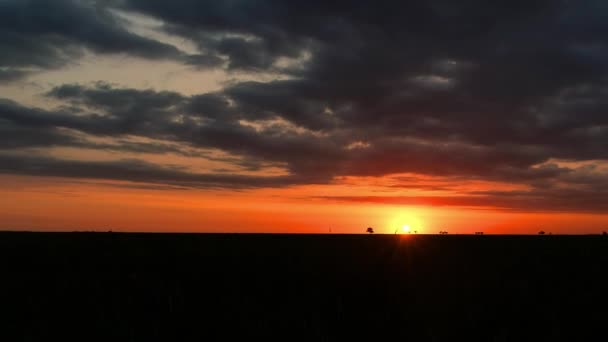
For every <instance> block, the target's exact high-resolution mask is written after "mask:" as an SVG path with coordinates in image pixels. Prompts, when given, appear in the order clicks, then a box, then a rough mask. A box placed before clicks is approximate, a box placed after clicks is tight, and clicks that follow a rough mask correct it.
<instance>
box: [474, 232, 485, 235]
mask: <svg viewBox="0 0 608 342" xmlns="http://www.w3.org/2000/svg"><path fill="white" fill-rule="evenodd" d="M475 235H483V232H475Z"/></svg>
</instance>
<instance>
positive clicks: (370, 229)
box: [365, 227, 374, 234]
mask: <svg viewBox="0 0 608 342" xmlns="http://www.w3.org/2000/svg"><path fill="white" fill-rule="evenodd" d="M365 231H366V232H368V233H370V234H374V228H372V227H367V229H366V230H365Z"/></svg>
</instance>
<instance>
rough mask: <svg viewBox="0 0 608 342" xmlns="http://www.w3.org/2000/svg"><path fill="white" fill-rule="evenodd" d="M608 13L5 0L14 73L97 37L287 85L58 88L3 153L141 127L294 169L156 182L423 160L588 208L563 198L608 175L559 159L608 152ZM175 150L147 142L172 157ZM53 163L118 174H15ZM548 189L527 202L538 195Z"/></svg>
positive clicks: (6, 122) (145, 54) (13, 118)
mask: <svg viewBox="0 0 608 342" xmlns="http://www.w3.org/2000/svg"><path fill="white" fill-rule="evenodd" d="M607 7H608V6H606V5H605V4H604V2H602V1H586V2H567V1H498V2H492V3H488V2H486V1H466V2H464V3H458V4H456V3H454V2H453V1H447V0H446V1H405V2H401V3H400V4H398V5H397V4H394V3H388V2H387V3H385V2H383V1H374V2H367V1H355V2H352V1H348V2H344V3H342V2H340V1H337V2H327V1H308V2H294V1H261V2H255V3H253V2H249V1H230V2H217V1H171V2H167V1H160V0H159V1H155V0H145V1H144V0H141V1H140V0H123V1H105V2H97V3H96V2H92V1H65V0H64V1H53V2H46V1H5V2H2V4H1V5H0V23H1V24H0V47H2V49H3V51H6V53H4V54H3V55H2V57H0V82H1V81H2V80H16V79H18V78H19V77H21V76H22V74H23V73H25V72H28V71H27V70H29V69H27V68H30V67H35V68H56V67H59V66H61V65H64V64H65V63H68V62H70V61H72V60H76V59H77V58H78V57H79V54H80V53H81V52H82V49H84V48H86V49H88V50H91V51H93V52H95V53H100V54H101V53H124V54H130V55H134V56H138V57H141V58H147V59H173V60H176V61H179V62H181V63H184V64H188V65H198V66H201V67H206V68H207V67H221V68H225V69H228V70H248V71H259V72H272V73H279V74H282V75H283V76H285V79H282V80H274V81H269V82H261V81H248V82H237V83H234V84H230V85H228V86H226V87H225V88H224V89H222V90H220V91H217V92H213V93H205V94H199V95H194V96H185V95H182V94H179V93H174V92H157V91H153V90H141V89H124V88H119V87H113V86H110V85H108V84H105V83H99V84H96V85H79V84H68V85H63V86H59V87H56V88H54V89H53V90H51V91H50V92H49V93H48V94H47V96H49V97H52V98H54V99H56V100H58V101H62V102H63V103H64V106H63V107H61V108H60V109H37V108H28V107H26V106H23V105H20V104H18V103H15V102H13V101H10V99H5V100H2V101H0V132H2V135H1V136H0V147H2V148H3V149H9V148H16V147H36V146H49V145H52V146H86V147H89V148H109V147H108V146H102V145H99V146H91V145H90V144H87V143H86V142H83V141H82V140H79V139H78V138H77V137H76V136H75V135H74V134H73V132H80V133H84V134H87V135H91V136H100V137H107V138H112V139H117V140H120V139H123V138H124V137H125V136H139V137H145V138H152V139H156V140H161V141H165V142H167V144H171V146H176V144H177V146H183V148H184V149H196V148H214V149H219V150H222V151H225V152H227V153H230V154H234V155H237V156H241V157H242V158H244V159H245V160H246V161H247V163H251V164H254V165H259V164H260V163H265V162H267V163H276V164H280V165H284V166H285V167H286V169H287V171H288V172H289V173H290V176H286V177H283V176H282V177H277V178H275V179H271V178H272V177H258V178H256V177H242V176H239V175H231V176H230V175H228V176H226V175H224V176H222V177H223V178H222V177H219V176H218V177H219V178H214V179H213V181H206V180H196V179H194V178H189V177H191V176H187V177H186V176H184V175H183V174H179V175H178V174H175V175H174V177H175V179H173V180H172V179H171V176H170V175H171V174H173V173H169V172H168V173H166V174H163V177H145V172H144V171H143V170H148V171H149V174H150V175H155V174H157V172H158V169H157V168H158V167H159V166H155V165H151V164H142V165H139V166H138V167H139V168H138V170H139V172H141V173H142V174H141V177H140V178H138V179H139V180H142V181H154V182H166V183H173V181H175V182H179V183H184V182H186V183H187V182H192V183H193V184H195V185H194V186H200V184H214V186H216V185H217V184H220V183H221V184H223V185H224V186H230V187H258V186H284V185H289V184H308V183H327V182H331V181H332V180H333V179H335V177H338V176H357V175H360V176H382V175H387V174H393V173H403V172H413V173H421V174H427V175H435V176H450V177H454V176H458V177H465V178H467V179H480V180H490V181H499V182H513V183H516V184H520V185H525V186H528V187H530V189H531V190H530V191H531V193H530V194H531V195H530V196H536V197H534V198H535V201H536V200H537V199H543V198H546V199H547V201H546V203H548V204H544V205H542V206H539V207H543V208H545V209H547V208H548V207H559V208H560V209H561V208H566V209H567V208H572V209H573V210H581V207H582V206H581V205H579V204H571V205H569V204H568V203H571V202H568V201H562V202H558V201H552V200H551V199H556V198H562V197H560V196H562V195H564V194H566V192H565V191H566V190H564V189H567V190H568V191H573V189H574V190H576V191H577V192H576V193H577V196H582V197H581V198H583V199H584V198H589V199H590V200H597V198H600V197H601V196H602V195H603V194H606V195H608V193H605V192H603V191H606V187H605V186H604V184H606V180H607V179H608V175H607V174H606V173H605V171H603V170H602V169H600V168H597V169H595V170H594V171H593V172H590V171H589V170H588V169H584V168H565V167H558V166H556V165H554V164H551V163H549V161H550V160H552V159H564V160H569V161H604V160H606V159H608V152H607V151H608V116H607V115H606V109H608V101H606V99H607V98H608V97H607V96H606V95H608V83H607V80H608V77H607V76H608V62H606V61H608V40H607V38H608V24H607V22H606V20H604V19H605V16H606V14H607V13H608V8H607ZM111 9H118V10H121V11H129V12H133V13H139V14H145V15H148V16H152V17H155V18H156V19H158V20H161V21H162V22H163V23H164V25H163V29H164V30H165V31H166V33H168V34H171V35H177V36H180V37H182V38H184V39H187V40H189V41H192V42H193V43H194V45H195V46H196V47H197V48H198V49H199V51H198V53H197V54H193V55H188V56H187V55H185V54H184V53H183V52H180V51H179V50H177V49H176V48H175V47H173V46H171V45H168V44H165V43H162V42H159V41H155V40H153V39H150V38H146V37H142V36H138V35H136V34H134V33H131V32H130V31H128V30H127V29H125V28H124V25H123V23H122V22H121V20H120V19H119V18H117V17H115V16H114V15H113V14H112V13H113V12H112V10H111ZM57 11H59V12H57ZM49 13H62V15H61V16H59V15H52V14H49ZM285 60H289V61H291V62H290V63H283V62H284V61H285ZM167 146H169V145H166V146H165V147H166V148H165V149H163V148H162V146H160V145H156V146H149V145H146V146H144V145H138V146H131V148H132V149H134V150H138V149H141V150H142V151H143V150H145V151H146V152H150V151H158V152H159V153H164V152H167V151H169V150H171V149H168V147H167ZM115 148H116V147H115ZM122 148H124V149H125V150H128V149H129V148H130V147H128V146H126V145H125V147H122ZM11 158H13V157H11ZM24 160H25V159H24ZM37 163H41V164H42V165H43V166H44V167H39V168H38V170H47V171H46V172H47V173H50V174H53V175H61V172H60V170H62V169H66V171H65V172H64V174H65V175H66V176H69V177H78V176H81V177H93V176H95V177H98V178H112V179H115V178H116V176H113V175H110V174H109V173H111V172H110V169H108V168H105V169H104V168H101V169H102V170H108V174H103V173H98V174H95V175H93V174H90V173H87V172H80V171H82V170H85V169H86V168H85V166H84V165H83V164H78V168H80V169H78V170H79V172H74V171H73V168H72V167H73V165H72V164H62V163H63V162H62V161H59V160H48V159H44V160H40V161H35V160H32V159H31V158H30V159H27V160H25V161H24V163H22V164H20V163H17V162H16V161H13V162H12V164H11V165H13V166H12V167H10V168H6V167H5V168H4V169H3V170H4V172H15V173H19V172H26V171H23V170H27V169H28V166H27V165H38V166H40V165H39V164H37ZM66 163H67V162H66ZM71 163H72V162H71ZM73 163H76V162H73ZM83 163H84V162H83ZM117 163H118V164H117V165H115V167H117V168H118V167H119V166H120V167H125V165H124V163H123V162H120V163H119V162H117ZM127 166H129V165H127ZM113 167H114V166H113ZM68 170H70V172H68ZM112 170H114V171H117V169H112ZM163 170H164V169H163ZM163 172H165V171H163ZM26 173H27V172H26ZM39 173H40V174H43V173H45V172H42V171H39ZM116 174H118V175H121V174H129V173H128V172H126V173H121V172H116ZM591 175H592V177H591ZM199 176H200V177H202V176H201V175H198V176H197V177H199ZM192 177H194V176H192ZM205 177H211V175H206V176H205ZM213 177H215V176H213ZM135 178H136V177H127V176H125V177H122V179H126V180H136V179H135ZM581 179H585V182H581V181H580V180H581ZM589 189H594V191H593V193H592V194H590V193H589V191H587V190H589ZM568 194H570V193H568ZM499 195H500V196H503V197H504V194H496V193H494V194H485V196H494V197H492V198H498V196H499ZM587 195H588V196H587ZM530 196H528V197H525V198H524V197H523V195H522V194H519V196H517V197H513V196H512V197H510V198H515V200H517V201H521V203H531V202H529V201H527V199H528V198H530ZM585 196H587V197H585ZM501 198H502V197H501ZM581 201H582V200H581ZM489 202H491V201H489ZM551 203H554V204H553V205H551ZM513 207H517V206H513ZM590 207H592V208H596V209H595V210H597V211H600V210H603V207H598V206H591V205H590Z"/></svg>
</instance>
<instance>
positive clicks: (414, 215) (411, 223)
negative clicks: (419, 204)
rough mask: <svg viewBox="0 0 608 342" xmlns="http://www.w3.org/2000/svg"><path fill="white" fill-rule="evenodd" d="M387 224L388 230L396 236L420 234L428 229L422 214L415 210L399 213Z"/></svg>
mask: <svg viewBox="0 0 608 342" xmlns="http://www.w3.org/2000/svg"><path fill="white" fill-rule="evenodd" d="M387 224H388V227H387V228H388V229H387V230H388V231H389V232H391V233H393V232H394V233H395V234H419V233H422V232H424V231H425V228H426V225H425V224H424V222H423V220H422V219H421V215H420V213H418V212H414V211H413V210H408V211H401V212H399V213H398V214H397V215H395V216H393V217H392V218H391V219H390V220H389V221H388V222H387Z"/></svg>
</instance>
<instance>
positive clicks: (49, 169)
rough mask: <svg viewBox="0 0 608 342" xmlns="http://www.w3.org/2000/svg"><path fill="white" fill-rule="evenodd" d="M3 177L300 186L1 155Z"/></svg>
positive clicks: (129, 162) (273, 179) (135, 165)
mask: <svg viewBox="0 0 608 342" xmlns="http://www.w3.org/2000/svg"><path fill="white" fill-rule="evenodd" d="M0 173H9V174H20V175H30V176H57V177H67V178H77V179H80V178H85V179H105V180H120V181H131V182H137V183H152V184H161V185H173V186H184V187H188V188H238V189H243V188H256V187H283V186H287V185H290V184H294V183H298V179H296V178H295V177H292V176H269V177H266V176H246V175H226V174H202V173H192V172H189V171H187V170H183V169H181V168H176V167H166V166H164V167H163V166H159V165H155V164H151V163H148V162H145V161H142V160H136V159H125V160H115V161H80V160H65V159H56V158H50V157H35V156H29V157H26V156H14V155H5V154H0Z"/></svg>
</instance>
